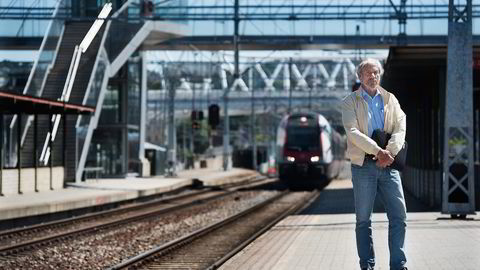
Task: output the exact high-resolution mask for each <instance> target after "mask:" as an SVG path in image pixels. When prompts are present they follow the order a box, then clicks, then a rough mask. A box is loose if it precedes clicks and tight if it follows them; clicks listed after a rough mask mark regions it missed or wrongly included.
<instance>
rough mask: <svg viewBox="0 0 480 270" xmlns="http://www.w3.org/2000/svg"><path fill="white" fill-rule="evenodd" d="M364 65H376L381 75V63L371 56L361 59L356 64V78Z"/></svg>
mask: <svg viewBox="0 0 480 270" xmlns="http://www.w3.org/2000/svg"><path fill="white" fill-rule="evenodd" d="M366 66H376V67H378V69H379V70H380V76H382V75H383V67H382V64H380V61H378V60H377V59H373V58H367V59H365V60H363V61H362V62H361V63H360V64H358V66H357V69H356V71H355V72H356V75H357V78H360V75H361V74H362V71H363V69H364V68H365V67H366Z"/></svg>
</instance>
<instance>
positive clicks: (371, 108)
mask: <svg viewBox="0 0 480 270" xmlns="http://www.w3.org/2000/svg"><path fill="white" fill-rule="evenodd" d="M361 93H362V97H363V99H364V100H365V101H366V102H367V104H368V137H372V133H373V131H374V130H375V129H380V130H383V126H384V123H385V117H384V115H383V99H382V96H381V95H380V92H379V91H378V89H377V93H376V94H375V96H374V97H373V98H372V97H371V96H370V95H369V94H368V93H367V92H366V91H365V90H364V89H363V88H362V90H361Z"/></svg>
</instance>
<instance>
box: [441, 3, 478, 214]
mask: <svg viewBox="0 0 480 270" xmlns="http://www.w3.org/2000/svg"><path fill="white" fill-rule="evenodd" d="M446 91H447V93H446V95H445V106H446V108H445V136H444V152H443V153H444V154H443V199H442V212H443V213H446V214H451V215H452V217H453V216H456V215H460V217H465V215H466V214H475V198H474V196H475V188H474V170H473V80H472V1H471V0H467V1H466V4H465V5H459V4H455V3H454V1H453V0H450V2H449V18H448V53H447V88H446Z"/></svg>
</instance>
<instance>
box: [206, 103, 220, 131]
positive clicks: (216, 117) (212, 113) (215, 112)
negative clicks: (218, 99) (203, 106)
mask: <svg viewBox="0 0 480 270" xmlns="http://www.w3.org/2000/svg"><path fill="white" fill-rule="evenodd" d="M219 123H220V107H219V106H218V105H217V104H212V105H210V106H209V107H208V124H209V125H210V126H211V127H212V128H215V127H216V126H218V124H219Z"/></svg>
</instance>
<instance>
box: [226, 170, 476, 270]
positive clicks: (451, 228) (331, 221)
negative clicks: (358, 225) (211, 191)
mask: <svg viewBox="0 0 480 270" xmlns="http://www.w3.org/2000/svg"><path fill="white" fill-rule="evenodd" d="M406 200H407V208H408V211H409V212H408V215H407V236H406V253H407V259H408V263H407V266H408V267H409V269H421V270H428V269H435V270H439V269H462V270H474V269H475V270H476V269H479V265H480V256H479V254H480V215H479V214H480V213H477V215H476V216H469V219H468V220H451V219H450V216H447V215H441V214H440V213H438V212H420V211H423V210H428V209H425V208H422V207H421V205H416V203H415V201H412V198H411V197H409V196H408V195H407V198H406ZM353 209H354V208H353V190H352V188H351V181H350V180H342V181H334V182H332V184H331V185H329V186H328V187H327V189H326V190H325V191H323V192H322V194H320V197H319V199H318V200H317V201H316V202H315V205H314V206H312V207H311V208H310V209H307V210H306V211H305V213H302V214H301V215H295V216H290V217H288V218H286V219H285V220H283V221H281V222H280V223H278V224H277V225H276V226H274V227H273V228H272V229H270V230H269V231H268V232H267V233H265V234H263V235H262V236H261V237H260V238H258V239H257V240H255V241H254V242H252V243H251V244H250V245H248V246H247V247H246V248H245V249H243V250H242V251H241V252H240V253H238V254H237V255H235V256H234V257H232V258H231V259H230V260H229V261H227V262H226V263H225V264H224V265H223V266H222V267H221V269H223V270H227V269H228V270H230V269H277V270H278V269H285V270H287V269H322V270H343V269H348V270H354V269H360V268H359V266H358V257H357V251H356V243H355V214H354V213H353ZM373 234H374V235H373V237H374V244H375V252H376V259H377V262H376V267H375V269H376V270H386V269H389V265H388V258H389V253H388V240H387V239H388V221H387V218H386V215H385V214H384V213H374V215H373Z"/></svg>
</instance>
